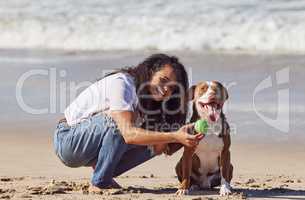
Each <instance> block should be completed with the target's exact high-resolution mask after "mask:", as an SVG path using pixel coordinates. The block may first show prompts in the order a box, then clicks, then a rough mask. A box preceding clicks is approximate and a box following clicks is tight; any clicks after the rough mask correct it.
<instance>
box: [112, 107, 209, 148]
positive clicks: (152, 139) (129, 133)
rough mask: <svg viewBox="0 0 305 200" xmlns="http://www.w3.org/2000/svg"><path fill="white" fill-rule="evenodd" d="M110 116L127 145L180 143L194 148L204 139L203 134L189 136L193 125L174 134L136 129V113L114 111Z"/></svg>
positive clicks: (184, 127)
mask: <svg viewBox="0 0 305 200" xmlns="http://www.w3.org/2000/svg"><path fill="white" fill-rule="evenodd" d="M110 116H111V117H112V118H113V119H114V120H115V121H116V123H117V125H118V128H119V130H120V131H121V133H122V136H123V138H124V140H125V142H126V143H127V144H137V145H154V144H165V143H174V142H178V143H182V144H183V145H185V146H189V147H192V146H195V145H197V144H198V142H199V141H200V140H201V139H202V138H203V137H202V134H197V135H190V134H188V130H189V129H190V128H191V127H192V126H193V124H190V125H185V126H183V127H182V128H180V129H179V130H178V131H174V132H158V131H149V130H146V129H142V128H138V127H135V126H134V113H133V112H131V111H112V112H111V113H110Z"/></svg>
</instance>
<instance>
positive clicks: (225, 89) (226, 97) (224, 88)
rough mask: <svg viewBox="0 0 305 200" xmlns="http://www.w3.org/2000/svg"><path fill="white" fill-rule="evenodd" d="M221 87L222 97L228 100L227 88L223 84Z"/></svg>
mask: <svg viewBox="0 0 305 200" xmlns="http://www.w3.org/2000/svg"><path fill="white" fill-rule="evenodd" d="M222 87H223V91H224V99H225V100H228V99H229V93H228V90H227V88H226V87H225V86H222Z"/></svg>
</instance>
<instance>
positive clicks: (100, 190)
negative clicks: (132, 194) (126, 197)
mask: <svg viewBox="0 0 305 200" xmlns="http://www.w3.org/2000/svg"><path fill="white" fill-rule="evenodd" d="M121 188H122V187H121V186H120V185H119V184H118V183H117V182H116V181H115V180H114V179H112V182H111V184H110V185H108V186H106V187H103V188H100V187H97V186H94V185H92V184H91V185H90V188H89V192H90V193H94V194H102V193H103V190H106V189H121Z"/></svg>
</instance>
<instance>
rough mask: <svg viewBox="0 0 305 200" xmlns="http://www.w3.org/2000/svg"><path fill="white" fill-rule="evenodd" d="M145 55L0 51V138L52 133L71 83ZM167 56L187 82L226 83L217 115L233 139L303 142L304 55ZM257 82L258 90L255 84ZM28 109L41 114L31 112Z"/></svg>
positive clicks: (90, 79) (93, 78)
mask: <svg viewBox="0 0 305 200" xmlns="http://www.w3.org/2000/svg"><path fill="white" fill-rule="evenodd" d="M151 53H153V52H146V53H143V52H138V53H136V52H130V51H127V52H90V53H88V52H85V53H84V52H82V53H70V52H57V53H56V52H54V51H53V52H49V51H46V52H43V51H38V52H30V51H21V50H19V51H15V50H14V51H13V50H12V51H0V70H1V72H2V73H0V79H1V84H0V91H1V97H0V110H1V112H0V136H1V134H3V135H5V134H9V135H10V134H14V133H18V134H29V133H33V134H44V135H52V132H53V131H54V129H55V126H56V124H57V121H58V119H60V118H62V117H63V112H64V109H65V108H66V106H68V104H69V103H70V102H71V101H73V100H74V97H71V94H72V92H71V90H72V89H71V88H72V87H71V84H76V85H78V86H81V85H83V83H85V82H89V83H90V82H91V83H93V82H94V81H96V80H97V79H98V78H100V77H101V76H102V75H103V74H104V73H105V72H106V73H107V72H109V71H111V70H114V69H115V68H119V67H123V66H132V65H136V64H137V63H139V62H140V61H142V60H143V59H144V58H145V57H147V56H148V55H150V54H151ZM171 54H174V55H176V56H178V57H179V58H180V60H181V62H182V63H183V64H184V65H185V67H186V70H187V72H188V75H189V79H190V82H191V84H196V83H198V82H200V81H204V80H219V81H220V82H222V83H223V84H224V85H225V86H226V87H227V89H228V91H229V100H228V102H227V103H226V105H225V108H224V112H225V114H226V116H227V119H228V121H229V123H230V125H231V132H232V137H233V141H234V142H237V141H248V142H249V141H250V142H255V141H259V142H273V143H274V142H284V143H287V142H289V141H293V143H294V144H295V143H296V141H297V142H300V143H302V145H304V141H305V140H304V138H305V136H304V127H305V121H304V119H305V104H304V102H305V84H304V77H305V68H304V63H305V58H304V56H302V55H239V54H202V53H199V54H194V53H191V54H189V53H185V52H181V53H171ZM37 70H39V71H38V73H37ZM63 71H64V73H62V72H63ZM41 72H43V73H41ZM53 72H54V73H53ZM282 72H284V74H283V73H282ZM29 73H30V74H31V73H32V75H30V76H27V75H29ZM54 74H55V76H52V75H54ZM25 76H26V78H24V77H25ZM268 80H270V83H268ZM262 83H265V85H264V86H265V87H263V88H261V87H259V85H261V84H262ZM266 83H267V84H266ZM64 86H65V87H64ZM52 88H53V89H52ZM85 88H86V86H85V85H83V87H80V88H79V89H78V90H77V92H78V93H80V92H81V91H82V90H83V89H85ZM257 88H260V89H259V91H258V92H256V91H257V90H258V89H257ZM54 89H55V91H54ZM18 91H20V92H21V100H20V98H18ZM282 94H284V96H283V95H282ZM285 94H286V95H285ZM29 107H30V108H31V109H35V110H42V109H44V110H45V109H46V111H44V112H43V113H40V114H39V113H33V112H32V110H31V109H29Z"/></svg>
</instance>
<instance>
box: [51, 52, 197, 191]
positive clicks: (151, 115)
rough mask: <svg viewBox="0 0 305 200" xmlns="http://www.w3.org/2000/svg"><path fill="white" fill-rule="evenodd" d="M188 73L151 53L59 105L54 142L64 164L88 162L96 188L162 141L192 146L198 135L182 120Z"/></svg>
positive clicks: (167, 58)
mask: <svg viewBox="0 0 305 200" xmlns="http://www.w3.org/2000/svg"><path fill="white" fill-rule="evenodd" d="M187 88H188V78H187V74H186V72H185V69H184V66H183V65H182V64H181V63H180V62H179V61H178V59H177V58H175V57H170V56H167V55H165V54H155V55H152V56H150V57H148V58H147V59H146V60H144V62H142V63H140V64H139V65H138V66H136V67H133V68H124V69H121V70H119V71H116V72H113V73H111V74H109V75H106V76H105V77H104V78H102V79H101V80H98V81H97V82H96V83H94V84H92V85H91V86H90V87H88V88H87V89H86V90H84V91H83V92H82V93H81V94H80V95H79V96H78V97H77V98H76V100H74V101H73V102H72V103H71V105H70V106H69V107H68V108H67V109H66V110H65V119H64V120H61V121H60V122H59V124H58V126H57V129H56V131H55V136H54V147H55V151H56V154H57V156H58V157H59V158H60V160H61V161H62V162H63V163H64V164H65V165H67V166H69V167H80V166H94V172H93V177H92V185H93V186H94V187H95V188H96V189H104V188H116V187H119V185H118V184H117V183H116V182H115V181H114V180H113V177H117V176H119V175H120V174H122V173H124V172H126V171H127V170H129V169H131V168H133V167H135V166H137V165H139V164H141V163H143V162H145V161H147V160H149V159H151V158H152V157H154V156H155V155H157V154H160V153H161V152H162V151H164V149H165V147H166V144H168V143H181V144H183V145H186V146H190V147H192V146H195V145H197V144H198V142H199V140H200V139H202V136H201V134H198V135H190V134H188V132H187V131H188V128H190V127H191V126H192V125H185V126H183V127H181V126H182V125H183V124H184V123H185V115H186V107H187V106H186V102H185V100H184V99H185V98H184V97H185V94H186V90H187Z"/></svg>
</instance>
